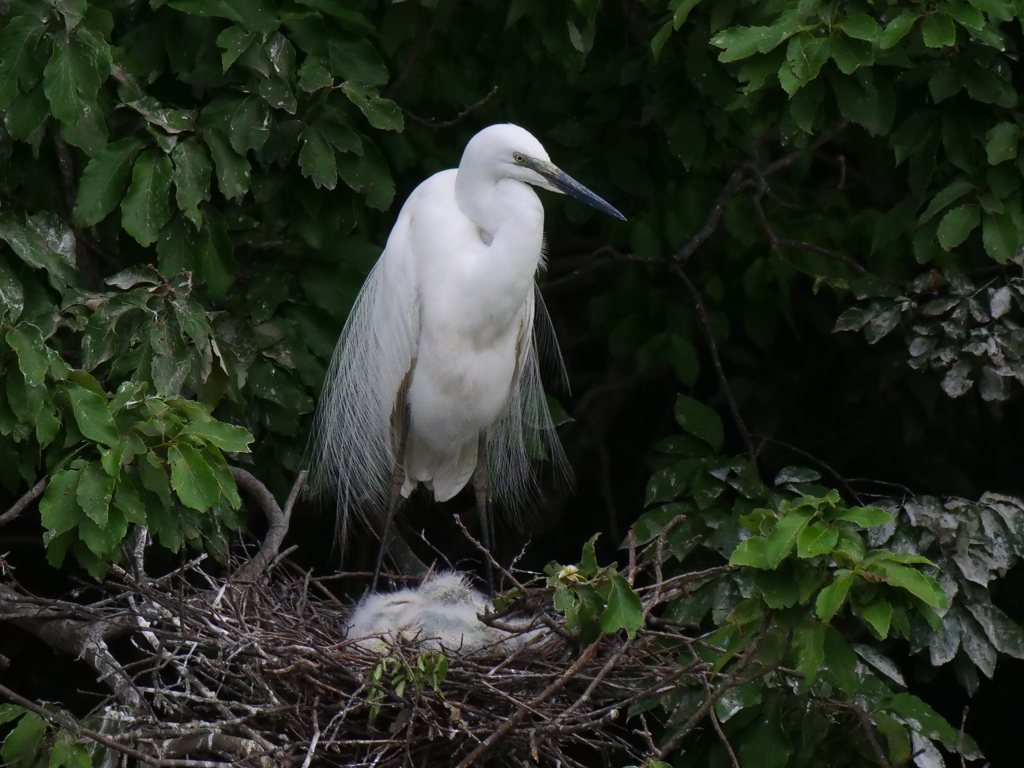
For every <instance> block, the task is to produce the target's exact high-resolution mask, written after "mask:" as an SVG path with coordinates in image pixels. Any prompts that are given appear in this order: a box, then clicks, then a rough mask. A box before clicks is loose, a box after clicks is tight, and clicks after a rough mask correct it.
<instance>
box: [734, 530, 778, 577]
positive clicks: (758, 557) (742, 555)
mask: <svg viewBox="0 0 1024 768" xmlns="http://www.w3.org/2000/svg"><path fill="white" fill-rule="evenodd" d="M729 565H749V566H750V567H751V568H759V569H761V570H771V569H772V563H771V560H770V559H769V557H768V542H767V540H766V539H765V537H764V536H753V537H751V538H749V539H745V540H744V541H741V542H740V543H739V544H738V545H737V547H736V549H735V550H733V553H732V555H731V556H730V557H729Z"/></svg>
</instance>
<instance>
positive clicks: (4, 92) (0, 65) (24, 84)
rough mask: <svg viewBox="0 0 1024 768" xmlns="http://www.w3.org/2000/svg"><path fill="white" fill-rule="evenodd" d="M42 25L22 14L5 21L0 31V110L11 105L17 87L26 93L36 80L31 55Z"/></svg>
mask: <svg viewBox="0 0 1024 768" xmlns="http://www.w3.org/2000/svg"><path fill="white" fill-rule="evenodd" d="M44 22H45V18H40V17H39V16H36V15H35V14H32V13H25V14H22V15H19V16H15V17H14V18H10V17H8V19H7V21H6V22H5V23H4V25H3V28H2V29H0V110H5V109H7V108H8V107H9V106H10V105H11V102H13V101H14V99H15V98H16V97H17V95H18V91H19V86H20V90H21V91H23V92H27V91H29V90H30V89H31V88H32V86H34V85H35V83H36V81H37V80H38V79H39V74H40V73H39V66H38V63H37V62H36V60H35V55H36V49H37V48H38V46H39V38H40V37H41V36H42V33H43V29H44Z"/></svg>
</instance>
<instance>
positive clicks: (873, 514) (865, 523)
mask: <svg viewBox="0 0 1024 768" xmlns="http://www.w3.org/2000/svg"><path fill="white" fill-rule="evenodd" d="M828 518H829V519H830V520H832V521H837V520H845V521H847V522H849V523H855V524H856V525H859V526H860V527H861V528H871V527H873V526H876V525H885V524H886V523H891V522H892V521H893V516H892V514H891V513H889V512H886V511H885V510H884V509H879V508H878V507H850V508H849V509H841V510H839V511H838V512H837V513H835V514H829V515H828Z"/></svg>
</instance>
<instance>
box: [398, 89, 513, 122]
mask: <svg viewBox="0 0 1024 768" xmlns="http://www.w3.org/2000/svg"><path fill="white" fill-rule="evenodd" d="M497 93H498V86H494V87H493V88H491V90H490V93H488V94H487V95H486V96H484V97H483V98H482V99H480V101H478V102H477V103H476V104H473V105H471V106H469V107H466V108H465V109H464V110H462V111H461V112H459V114H458V116H457V117H455V118H454V119H452V120H446V121H445V122H443V123H439V122H437V121H436V120H431V119H429V118H426V117H420V116H419V115H416V114H413V113H412V112H410V111H409V110H408V109H406V108H405V107H402V114H403V115H405V116H406V117H407V118H409V119H410V120H412V121H413V122H414V123H416V124H417V125H422V126H423V127H424V128H429V129H430V130H431V131H441V130H444V129H445V128H454V127H455V126H456V125H458V124H459V123H461V122H462V121H463V120H465V119H466V118H467V117H469V116H470V115H471V114H473V113H474V112H476V111H477V110H478V109H480V108H481V107H483V106H484V105H485V104H486V103H487V102H489V101H490V100H491V99H493V98H494V96H495V95H496V94H497Z"/></svg>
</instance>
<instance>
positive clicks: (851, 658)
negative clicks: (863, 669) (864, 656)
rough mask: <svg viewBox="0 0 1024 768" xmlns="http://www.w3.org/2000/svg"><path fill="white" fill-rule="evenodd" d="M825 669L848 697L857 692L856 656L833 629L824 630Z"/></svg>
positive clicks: (837, 631)
mask: <svg viewBox="0 0 1024 768" xmlns="http://www.w3.org/2000/svg"><path fill="white" fill-rule="evenodd" d="M825 668H826V669H828V671H829V672H830V673H831V675H832V676H833V677H834V678H835V680H836V682H838V683H839V686H840V687H841V688H842V689H843V690H844V691H845V692H846V693H847V694H849V695H850V696H853V695H854V693H855V692H856V691H857V672H856V668H857V654H856V653H854V651H853V649H852V648H851V647H850V644H849V643H848V642H846V639H845V638H844V637H843V636H842V635H841V634H840V633H839V630H837V629H836V628H835V627H828V628H827V629H826V630H825Z"/></svg>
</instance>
